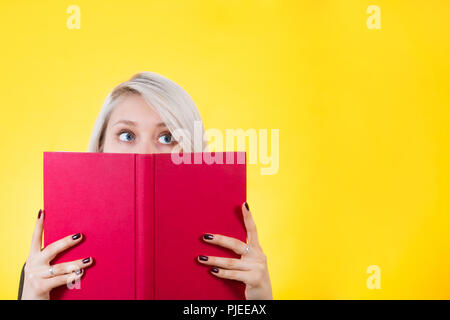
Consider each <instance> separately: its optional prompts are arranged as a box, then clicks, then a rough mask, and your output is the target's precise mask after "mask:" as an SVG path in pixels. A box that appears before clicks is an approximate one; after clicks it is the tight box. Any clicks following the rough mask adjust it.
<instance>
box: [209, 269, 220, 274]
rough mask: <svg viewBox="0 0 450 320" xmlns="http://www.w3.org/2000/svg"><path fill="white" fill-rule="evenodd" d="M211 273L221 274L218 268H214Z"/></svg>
mask: <svg viewBox="0 0 450 320" xmlns="http://www.w3.org/2000/svg"><path fill="white" fill-rule="evenodd" d="M211 271H212V272H214V273H218V272H219V269H217V268H212V269H211Z"/></svg>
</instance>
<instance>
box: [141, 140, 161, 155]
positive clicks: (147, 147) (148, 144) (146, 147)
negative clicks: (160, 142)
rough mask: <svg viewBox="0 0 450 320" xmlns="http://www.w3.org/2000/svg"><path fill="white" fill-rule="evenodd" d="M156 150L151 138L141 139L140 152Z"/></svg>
mask: <svg viewBox="0 0 450 320" xmlns="http://www.w3.org/2000/svg"><path fill="white" fill-rule="evenodd" d="M156 151H157V150H156V148H155V146H154V144H153V141H152V140H151V139H150V138H146V139H142V140H141V143H140V144H139V150H138V153H156Z"/></svg>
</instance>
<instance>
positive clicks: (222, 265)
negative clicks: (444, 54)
mask: <svg viewBox="0 0 450 320" xmlns="http://www.w3.org/2000/svg"><path fill="white" fill-rule="evenodd" d="M201 121H202V120H201V117H200V114H199V112H198V110H197V107H196V106H195V104H194V102H193V101H192V99H191V97H190V96H189V94H188V93H187V92H186V91H185V90H184V89H183V88H182V87H180V86H179V85H178V84H176V83H175V82H173V81H171V80H169V79H167V78H165V77H163V76H161V75H159V74H157V73H153V72H141V73H138V74H136V75H134V76H133V77H132V78H131V79H130V80H128V81H126V82H123V83H121V84H119V85H118V86H116V87H115V88H114V89H113V91H112V92H111V93H110V94H109V95H108V96H107V98H106V101H105V103H104V105H103V107H102V109H101V111H100V114H99V116H98V118H97V121H96V123H95V126H94V130H93V132H92V135H91V140H90V143H89V152H108V153H109V152H111V153H170V152H172V151H173V150H174V148H177V149H176V150H181V151H183V152H194V151H196V152H197V151H206V150H207V142H206V141H205V135H204V127H203V124H202V122H201ZM196 123H197V124H198V123H200V124H201V126H200V128H201V134H200V136H199V135H198V134H197V135H195V134H194V127H195V124H196ZM196 130H197V131H198V126H197V128H196ZM194 137H195V139H194ZM199 147H200V148H201V149H200V150H199ZM242 214H243V218H244V222H245V227H246V229H247V239H248V244H246V243H244V242H242V241H240V240H238V239H235V238H231V237H228V236H227V235H222V234H204V235H203V239H204V241H207V242H210V243H212V244H215V245H218V246H222V247H225V248H228V249H230V250H233V251H234V252H236V253H237V254H239V255H241V258H240V259H233V258H224V257H214V256H204V255H200V256H198V257H197V259H198V261H199V262H200V263H202V264H204V265H205V266H209V267H210V268H211V275H212V276H216V277H219V278H224V279H233V280H237V281H242V282H244V283H245V285H246V289H245V296H246V299H248V300H254V299H259V300H263V299H273V297H272V287H271V283H270V278H269V272H268V268H267V260H266V256H265V254H264V253H263V250H262V248H261V246H260V244H259V241H258V235H257V232H256V225H255V222H254V220H253V218H252V215H251V212H250V210H249V207H248V204H247V202H244V203H243V204H242ZM44 215H45V212H43V211H42V210H40V211H39V214H38V218H37V221H36V226H35V230H34V234H33V237H32V244H31V248H30V252H29V256H28V258H27V261H26V263H25V264H24V267H23V268H22V274H21V281H20V286H19V297H18V298H19V299H49V297H50V291H51V290H52V289H53V288H55V287H58V286H61V285H65V284H66V283H67V282H68V281H74V280H76V279H77V278H81V277H82V276H83V275H84V273H85V272H89V271H88V270H87V269H88V268H89V267H90V266H91V265H92V263H93V259H94V258H93V257H95V252H93V253H92V255H93V257H86V258H83V257H81V258H80V259H79V260H76V261H70V262H66V263H59V264H54V265H52V264H51V261H52V260H53V259H54V258H55V256H56V255H57V254H59V253H61V252H63V251H64V250H67V249H68V248H70V247H72V246H74V245H76V244H77V243H79V242H80V241H81V239H82V238H83V235H82V234H80V233H76V232H77V230H74V232H75V233H74V234H73V235H68V236H67V237H65V238H62V239H60V240H58V241H55V242H53V243H51V244H49V245H48V246H47V247H45V248H41V243H42V232H43V219H44ZM72 270H77V272H72Z"/></svg>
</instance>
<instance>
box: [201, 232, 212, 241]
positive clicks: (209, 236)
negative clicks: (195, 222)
mask: <svg viewBox="0 0 450 320" xmlns="http://www.w3.org/2000/svg"><path fill="white" fill-rule="evenodd" d="M213 238H214V236H213V235H212V234H210V233H205V234H204V235H203V239H206V240H212V239H213Z"/></svg>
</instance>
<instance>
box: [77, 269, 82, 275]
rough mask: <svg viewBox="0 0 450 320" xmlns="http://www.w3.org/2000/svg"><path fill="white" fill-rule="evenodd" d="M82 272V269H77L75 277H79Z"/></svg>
mask: <svg viewBox="0 0 450 320" xmlns="http://www.w3.org/2000/svg"><path fill="white" fill-rule="evenodd" d="M82 272H83V269H78V270H77V271H75V274H76V275H80V274H81V273H82Z"/></svg>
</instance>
